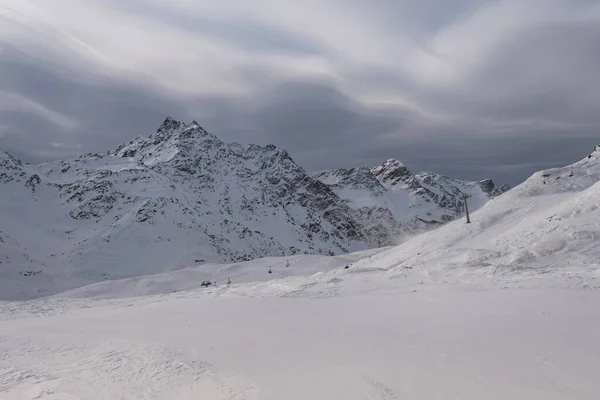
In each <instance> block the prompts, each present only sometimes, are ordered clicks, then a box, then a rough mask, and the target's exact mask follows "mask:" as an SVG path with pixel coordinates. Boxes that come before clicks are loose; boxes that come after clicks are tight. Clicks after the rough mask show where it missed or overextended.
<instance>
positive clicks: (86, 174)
mask: <svg viewBox="0 0 600 400" xmlns="http://www.w3.org/2000/svg"><path fill="white" fill-rule="evenodd" d="M390 174H391V173H390V172H389V171H388V173H387V175H390ZM380 175H381V176H378V179H379V180H378V181H377V182H376V183H377V185H379V186H380V187H381V188H382V190H384V191H387V192H389V193H392V192H394V190H395V189H394V182H391V181H389V179H387V178H386V176H387V175H386V174H385V173H382V174H380ZM373 176H375V175H373ZM386 179H387V180H386ZM388 181H389V182H388ZM379 182H381V183H379ZM415 182H416V180H415ZM0 185H1V186H0V189H1V190H0V227H1V229H2V234H3V235H4V236H5V237H6V244H4V243H0V246H3V247H6V248H7V249H6V250H5V251H3V257H2V266H1V269H0V273H1V274H2V275H3V278H4V281H5V282H9V281H10V282H13V281H14V284H11V285H9V286H10V289H5V290H3V291H2V293H0V298H29V297H32V296H39V295H44V294H48V293H56V292H57V291H62V290H66V289H71V288H73V287H78V286H82V285H85V284H89V283H93V282H98V281H103V280H108V279H119V278H127V277H134V276H139V275H144V274H149V273H158V272H164V271H169V270H174V269H178V268H184V267H189V266H192V265H197V264H202V263H205V262H212V263H214V262H239V261H244V260H251V259H256V258H259V257H265V256H284V255H294V254H322V255H334V254H343V253H347V252H353V251H360V250H365V249H369V248H377V247H381V246H388V245H392V244H396V243H397V242H398V238H399V237H400V236H401V235H402V234H403V233H404V232H405V231H406V229H404V228H405V227H404V226H403V225H402V224H403V222H404V221H405V220H406V216H403V215H402V212H401V211H402V210H401V209H400V208H393V207H391V206H389V208H385V207H371V208H368V209H367V208H365V207H363V206H362V204H354V203H352V202H348V201H345V199H343V196H342V198H340V196H338V194H336V192H338V193H339V191H338V187H337V186H335V185H326V184H324V183H323V182H322V181H321V180H319V179H315V178H313V177H311V176H309V175H308V174H307V173H306V171H305V170H304V169H302V168H301V167H300V166H298V165H297V164H296V163H295V162H294V161H293V160H292V159H291V157H290V156H289V154H288V153H287V152H286V151H285V150H281V149H278V148H276V147H275V146H273V145H268V146H264V147H261V146H257V145H251V146H249V147H247V148H244V147H243V146H241V145H239V144H237V143H229V144H227V143H225V142H223V141H221V140H219V139H218V138H217V137H215V136H214V135H211V134H210V133H208V132H206V131H205V130H204V129H203V128H202V127H200V125H199V124H198V123H196V122H195V121H194V122H191V123H187V124H186V123H181V122H178V121H175V120H173V119H172V118H167V119H166V120H165V121H164V122H163V124H162V125H161V126H160V127H159V129H158V130H157V131H156V132H155V133H154V134H152V135H151V136H149V137H146V138H143V137H138V138H135V139H133V140H130V141H129V142H127V143H125V144H123V145H122V146H120V147H119V148H117V149H116V150H114V151H110V152H108V153H107V154H87V155H84V156H81V157H79V158H76V159H69V160H63V161H55V162H47V163H44V164H41V165H28V164H24V163H22V162H20V161H19V160H16V159H14V158H13V157H11V156H10V155H8V154H6V153H5V152H3V151H0ZM386 185H387V186H386ZM452 185H454V186H452ZM461 185H462V186H461ZM469 185H472V184H471V183H468V182H461V181H452V183H451V184H449V185H446V186H445V187H446V188H450V189H449V190H450V191H451V192H452V193H453V194H456V193H458V192H459V191H460V190H461V188H462V189H464V190H466V191H468V190H467V189H468V188H469V187H470V186H469ZM384 187H385V189H384ZM423 187H424V188H426V186H423ZM415 190H416V189H415ZM424 190H426V189H424ZM397 197H401V196H397ZM413 197H414V199H413V203H415V204H416V203H419V201H427V202H430V203H431V204H433V205H427V206H424V207H423V208H422V209H423V210H429V208H435V207H437V206H436V205H441V206H442V207H444V202H446V201H447V197H445V194H444V195H442V196H438V197H435V196H434V195H432V196H429V197H427V196H421V197H419V195H415V196H413ZM480 197H481V198H482V200H481V201H484V200H485V198H487V197H485V196H483V195H481V196H480ZM394 200H395V199H394ZM452 201H454V202H455V204H454V206H455V207H456V210H455V211H456V212H455V213H454V214H453V215H454V216H456V215H459V214H460V211H457V210H458V209H459V208H460V207H461V204H462V203H460V200H456V199H454V198H453V200H452ZM384 205H385V203H384ZM390 210H393V212H394V213H395V214H393V213H391V211H390ZM420 211H421V209H419V210H417V211H416V212H413V213H412V214H411V217H414V216H415V215H417V216H418V215H420V214H419V213H420ZM449 218H450V217H449ZM449 218H448V219H449ZM4 236H3V237H4ZM27 271H35V273H36V275H35V278H34V277H33V276H34V275H32V274H28V275H27V276H26V277H25V276H24V274H25V273H26V272H27ZM24 278H26V280H24Z"/></svg>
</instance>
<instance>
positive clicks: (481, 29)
mask: <svg viewBox="0 0 600 400" xmlns="http://www.w3.org/2000/svg"><path fill="white" fill-rule="evenodd" d="M599 74H600V1H599V0H514V1H513V0H497V1H492V0H419V1H416V0H302V1H295V0H294V1H292V0H251V1H250V0H219V1H215V0H52V1H40V0H36V1H34V0H0V147H2V148H4V149H5V150H7V151H9V152H11V153H12V154H13V155H15V156H17V157H19V158H21V159H23V160H24V161H28V162H39V161H42V160H50V159H59V158H66V157H71V156H77V155H79V154H81V153H85V152H104V151H107V150H109V149H111V148H114V147H116V146H118V145H119V144H120V143H122V142H124V141H126V140H128V139H130V138H131V137H134V136H136V135H144V136H147V135H149V134H151V133H152V132H154V131H155V130H156V128H157V127H158V125H159V124H160V123H161V122H162V120H163V119H164V118H165V117H166V116H167V115H170V116H173V117H175V118H177V119H182V120H192V119H195V120H197V121H198V122H199V123H200V124H201V125H202V126H203V127H204V128H205V129H207V130H209V131H210V132H212V133H214V134H216V135H217V136H219V137H220V138H221V139H223V140H225V141H238V142H240V143H243V144H249V143H257V144H262V145H265V144H269V143H273V144H275V145H277V146H279V147H283V148H286V149H287V150H288V151H289V152H290V153H291V154H292V156H293V157H294V159H295V160H296V161H297V162H298V163H299V164H301V165H302V166H303V167H305V168H306V169H307V170H308V171H317V170H323V169H330V168H336V167H352V166H362V165H366V166H373V165H376V164H378V163H380V162H382V161H383V160H385V159H388V158H397V159H399V160H401V161H403V162H404V163H405V164H407V165H408V166H409V168H410V169H412V170H415V171H418V170H431V171H435V172H439V173H445V174H449V175H453V176H457V177H461V178H468V179H482V178H485V177H491V178H493V179H494V180H495V181H496V182H497V183H508V184H511V185H514V184H516V183H518V182H520V181H522V180H523V179H525V178H526V177H528V176H529V175H530V174H531V173H533V172H535V171H537V170H540V169H543V168H547V167H552V166H559V165H565V164H569V163H571V162H574V161H576V160H579V159H581V158H583V157H584V156H585V155H587V154H588V153H589V152H591V150H592V149H593V145H595V144H597V143H600V75H599Z"/></svg>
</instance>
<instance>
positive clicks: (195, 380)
mask: <svg viewBox="0 0 600 400" xmlns="http://www.w3.org/2000/svg"><path fill="white" fill-rule="evenodd" d="M599 157H600V151H598V149H597V151H596V152H594V153H593V154H592V155H591V156H590V158H585V159H584V160H582V161H581V162H579V163H576V164H574V165H573V166H572V171H573V174H572V176H571V166H569V167H566V168H558V169H554V170H549V171H543V172H540V173H537V174H535V175H534V176H532V177H531V178H530V179H529V180H528V181H526V182H525V183H523V184H522V185H520V186H519V187H517V188H515V189H513V190H511V191H509V192H507V193H505V194H504V195H502V196H499V197H498V198H496V199H494V200H492V201H490V202H489V203H488V204H487V205H485V206H484V207H483V208H481V209H480V210H478V211H477V212H475V213H473V215H472V221H473V223H472V224H465V223H464V221H455V222H452V223H449V224H448V225H445V226H443V227H442V228H439V229H437V230H435V231H432V232H429V233H427V234H424V235H420V236H417V237H415V238H413V239H411V240H409V241H407V242H405V243H404V244H402V245H401V246H398V247H395V248H387V249H379V250H374V251H369V252H365V253H362V254H352V255H348V256H347V258H346V259H340V258H329V257H323V258H320V257H315V256H312V257H304V256H298V257H295V258H293V259H290V267H286V266H285V260H286V259H264V260H256V261H253V262H249V263H242V264H237V265H235V266H234V265H220V266H219V265H206V266H198V267H194V268H192V269H190V270H187V272H182V271H175V272H169V273H165V274H157V275H149V276H145V277H138V278H134V279H128V280H121V281H107V282H102V283H99V284H95V285H91V286H87V287H84V288H80V289H77V290H74V291H71V292H66V293H63V294H60V295H58V296H54V297H51V298H46V299H39V300H33V301H27V302H4V303H0V318H1V319H2V321H1V322H0V398H2V399H5V398H6V399H9V400H13V399H33V398H36V399H54V400H57V399H269V400H270V399H290V400H295V399H419V400H421V399H440V400H441V399H444V400H445V399H461V400H465V399H466V400H481V399H494V400H496V399H498V400H500V399H502V400H504V399H528V400H529V399H540V400H541V399H543V400H553V399H561V400H562V399H565V400H566V399H590V400H592V399H594V400H595V399H597V398H598V393H600V380H598V371H600V346H599V345H598V343H599V342H598V338H600V307H598V304H600V291H598V288H599V287H600V261H599V260H600V240H599V238H600V210H599V205H600V200H599V199H600V184H599V183H598V181H599V180H600V168H599V163H598V158H599ZM544 175H546V176H544ZM544 182H546V183H544ZM325 260H329V261H328V262H326V261H325ZM319 263H323V264H322V265H320V266H319V267H318V269H317V268H316V267H315V265H318V264H319ZM350 264H351V265H350ZM346 265H350V267H349V268H348V269H345V268H344V266H346ZM269 266H272V268H273V274H268V273H265V272H264V271H266V270H267V269H268V267H269ZM321 267H323V268H322V269H321ZM202 268H204V269H202ZM286 270H287V271H286ZM315 270H318V271H319V272H316V273H315ZM252 271H253V272H252ZM234 273H237V274H238V279H237V280H236V279H235V278H232V280H233V281H234V283H233V284H232V285H230V286H227V285H224V284H220V283H219V281H220V280H221V279H222V278H223V277H224V276H225V275H228V276H229V275H234ZM244 273H246V275H242V274H244ZM301 275H304V276H301ZM244 276H245V277H246V278H244ZM272 278H279V279H272ZM203 279H210V280H215V279H217V287H210V288H204V289H201V288H199V287H198V286H199V283H200V280H203Z"/></svg>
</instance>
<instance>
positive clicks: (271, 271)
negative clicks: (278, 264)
mask: <svg viewBox="0 0 600 400" xmlns="http://www.w3.org/2000/svg"><path fill="white" fill-rule="evenodd" d="M269 273H270V274H272V273H273V270H271V266H270V265H269Z"/></svg>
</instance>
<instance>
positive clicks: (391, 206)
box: [315, 159, 508, 237]
mask: <svg viewBox="0 0 600 400" xmlns="http://www.w3.org/2000/svg"><path fill="white" fill-rule="evenodd" d="M315 178H316V179H318V180H320V181H321V182H323V183H325V184H326V185H328V186H329V187H330V188H331V189H332V190H333V191H334V192H335V193H336V194H337V195H338V196H340V197H341V198H342V199H344V200H345V201H346V203H347V204H348V205H349V206H350V207H352V208H354V209H357V210H358V211H359V212H360V213H361V215H362V218H360V220H361V222H363V224H369V222H371V223H372V222H373V221H375V222H377V223H378V224H381V225H383V226H386V227H388V228H389V229H390V230H391V231H393V232H394V234H395V235H396V236H398V237H403V236H406V234H414V233H419V232H422V231H424V230H429V229H432V228H434V227H437V226H439V225H441V224H443V223H446V222H448V221H452V220H454V219H456V218H458V217H460V216H462V215H464V200H463V196H464V195H465V194H467V195H469V196H471V197H470V198H469V200H468V202H469V209H470V211H475V210H477V209H479V208H480V207H482V206H483V205H484V204H485V203H486V202H487V201H488V200H490V199H491V198H494V197H496V196H498V195H500V194H502V193H504V192H506V191H507V190H508V187H506V186H503V187H499V188H498V187H496V186H495V185H494V183H493V182H492V181H491V180H489V179H487V180H484V181H479V182H471V181H463V180H460V179H455V178H451V177H448V176H444V175H439V174H435V173H432V172H421V173H418V174H413V173H412V172H411V171H410V170H409V169H408V168H407V167H406V166H405V165H404V164H402V163H401V162H400V161H398V160H395V159H390V160H387V161H386V162H384V163H382V164H381V165H378V166H376V167H373V168H367V167H361V168H351V169H337V170H334V171H326V172H321V173H319V174H317V175H316V176H315Z"/></svg>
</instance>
